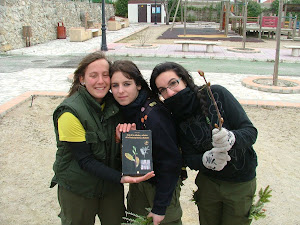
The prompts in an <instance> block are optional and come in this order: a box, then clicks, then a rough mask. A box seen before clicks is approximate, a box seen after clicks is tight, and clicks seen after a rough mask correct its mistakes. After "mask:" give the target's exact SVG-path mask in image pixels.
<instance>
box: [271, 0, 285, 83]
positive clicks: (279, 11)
mask: <svg viewBox="0 0 300 225" xmlns="http://www.w3.org/2000/svg"><path fill="white" fill-rule="evenodd" d="M282 8H283V0H279V9H278V22H277V28H276V55H275V64H274V73H273V85H275V86H277V83H278V66H279V53H280V36H281V18H282Z"/></svg>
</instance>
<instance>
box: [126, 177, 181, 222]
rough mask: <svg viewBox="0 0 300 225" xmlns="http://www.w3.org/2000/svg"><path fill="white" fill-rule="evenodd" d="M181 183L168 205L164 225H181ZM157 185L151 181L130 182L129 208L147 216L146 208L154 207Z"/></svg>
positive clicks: (178, 184)
mask: <svg viewBox="0 0 300 225" xmlns="http://www.w3.org/2000/svg"><path fill="white" fill-rule="evenodd" d="M180 183H181V181H178V183H177V186H176V189H175V190H174V192H173V197H172V200H171V203H170V205H169V206H168V207H167V211H166V215H165V219H164V220H163V221H162V222H161V223H160V224H164V225H181V224H182V222H181V217H182V209H181V206H180V202H179V197H180V190H181V187H180ZM154 196H155V185H153V184H150V183H149V182H141V183H139V184H130V185H129V191H128V195H127V210H128V211H129V212H133V213H135V214H138V215H141V216H147V215H148V213H149V212H148V211H147V210H146V208H150V209H151V208H152V207H153V201H154Z"/></svg>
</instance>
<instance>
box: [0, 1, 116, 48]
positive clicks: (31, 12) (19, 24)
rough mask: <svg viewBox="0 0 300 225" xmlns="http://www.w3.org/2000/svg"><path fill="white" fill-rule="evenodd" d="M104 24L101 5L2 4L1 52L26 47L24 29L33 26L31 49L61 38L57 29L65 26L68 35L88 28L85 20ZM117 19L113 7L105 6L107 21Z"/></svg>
mask: <svg viewBox="0 0 300 225" xmlns="http://www.w3.org/2000/svg"><path fill="white" fill-rule="evenodd" d="M86 15H87V20H89V21H94V22H97V23H101V22H102V7H101V3H91V2H89V1H88V0H85V1H70V0H21V1H20V0H0V21H1V23H0V52H5V51H8V50H12V49H17V48H23V47H26V39H25V38H24V37H23V26H30V27H31V31H32V37H31V38H30V45H36V44H40V43H44V42H48V41H51V40H54V39H56V38H57V26H58V23H59V22H63V24H64V26H65V27H66V34H67V36H69V28H70V27H80V26H84V24H85V18H86ZM114 15H115V11H114V8H113V5H111V4H106V5H105V17H106V21H107V20H108V19H109V18H110V17H111V16H114Z"/></svg>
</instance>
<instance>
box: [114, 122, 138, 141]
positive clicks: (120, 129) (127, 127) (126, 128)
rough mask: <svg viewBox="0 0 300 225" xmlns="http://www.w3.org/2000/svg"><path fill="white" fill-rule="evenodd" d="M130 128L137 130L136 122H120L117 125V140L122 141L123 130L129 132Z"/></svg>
mask: <svg viewBox="0 0 300 225" xmlns="http://www.w3.org/2000/svg"><path fill="white" fill-rule="evenodd" d="M130 130H136V124H135V123H123V124H120V123H119V124H118V126H117V127H116V142H117V143H120V141H121V133H122V132H129V131H130Z"/></svg>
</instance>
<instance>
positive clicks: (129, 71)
mask: <svg viewBox="0 0 300 225" xmlns="http://www.w3.org/2000/svg"><path fill="white" fill-rule="evenodd" d="M118 71H120V72H122V74H123V75H124V76H125V77H126V78H128V79H133V80H134V82H135V84H136V85H137V86H141V89H142V90H146V91H147V93H148V96H150V95H151V96H152V95H153V94H152V92H151V90H150V87H149V85H148V83H147V81H146V80H145V79H144V77H143V75H142V73H141V71H140V70H139V68H138V67H137V66H136V65H135V64H134V63H133V62H132V61H129V60H117V61H115V62H114V63H113V64H112V66H111V69H110V73H109V76H110V78H111V77H112V75H113V74H114V73H115V72H118Z"/></svg>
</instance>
